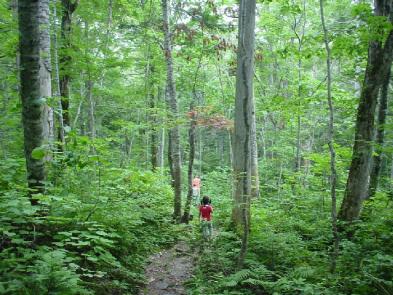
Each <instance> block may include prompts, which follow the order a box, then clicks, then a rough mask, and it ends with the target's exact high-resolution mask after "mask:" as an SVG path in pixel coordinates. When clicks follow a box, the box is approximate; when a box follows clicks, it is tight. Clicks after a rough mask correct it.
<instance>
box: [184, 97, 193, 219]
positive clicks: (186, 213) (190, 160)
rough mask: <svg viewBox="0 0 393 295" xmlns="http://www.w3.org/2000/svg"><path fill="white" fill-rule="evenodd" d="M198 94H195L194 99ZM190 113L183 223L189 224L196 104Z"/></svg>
mask: <svg viewBox="0 0 393 295" xmlns="http://www.w3.org/2000/svg"><path fill="white" fill-rule="evenodd" d="M195 97H196V94H195V93H194V99H195ZM190 113H191V118H190V120H191V122H190V129H189V130H188V143H189V146H190V153H189V158H188V175H187V176H188V193H187V200H186V204H185V206H184V214H183V217H182V222H184V223H188V221H189V220H190V207H191V200H192V179H193V168H194V159H195V143H196V139H195V130H196V115H195V113H194V103H193V102H191V104H190Z"/></svg>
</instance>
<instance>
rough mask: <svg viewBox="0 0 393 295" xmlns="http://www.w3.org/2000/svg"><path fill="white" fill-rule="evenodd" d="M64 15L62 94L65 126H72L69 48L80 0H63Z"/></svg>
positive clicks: (62, 23) (61, 55)
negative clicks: (72, 26)
mask: <svg viewBox="0 0 393 295" xmlns="http://www.w3.org/2000/svg"><path fill="white" fill-rule="evenodd" d="M61 4H62V9H63V15H62V18H61V54H60V95H61V106H62V111H63V114H62V115H63V126H71V124H70V114H69V99H70V97H69V96H70V93H69V83H70V80H71V76H70V74H69V70H70V67H71V63H72V58H71V55H70V54H69V52H68V51H69V50H70V49H71V23H72V14H73V13H74V11H75V9H76V8H77V7H78V4H79V0H75V1H74V2H72V1H71V0H61Z"/></svg>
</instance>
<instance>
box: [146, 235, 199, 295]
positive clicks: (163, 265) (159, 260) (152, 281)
mask: <svg viewBox="0 0 393 295" xmlns="http://www.w3.org/2000/svg"><path fill="white" fill-rule="evenodd" d="M196 255H197V254H196V253H195V251H194V250H192V248H191V246H190V245H189V243H187V242H186V241H179V242H178V243H177V244H176V245H174V246H173V247H172V248H170V249H168V250H164V251H161V252H159V253H156V254H154V255H152V256H150V258H149V264H148V266H147V267H146V269H145V272H146V278H147V284H146V286H145V288H144V289H143V290H142V291H141V292H140V293H139V295H185V294H187V293H186V288H185V287H184V283H185V282H186V281H187V280H189V279H190V278H191V276H192V273H193V270H194V265H195V258H196Z"/></svg>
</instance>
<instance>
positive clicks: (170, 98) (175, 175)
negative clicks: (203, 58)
mask: <svg viewBox="0 0 393 295" xmlns="http://www.w3.org/2000/svg"><path fill="white" fill-rule="evenodd" d="M162 11H163V28H164V51H165V61H166V66H167V85H166V101H167V104H168V109H169V110H170V118H171V119H172V121H173V122H174V121H175V120H176V118H177V116H178V110H177V100H176V88H175V81H174V78H173V60H172V44H171V32H170V28H169V5H168V0H162ZM168 133H169V136H168V137H169V138H168V142H169V143H168V146H169V151H168V160H169V168H170V171H171V176H172V186H173V189H174V191H175V195H174V200H173V207H174V212H173V217H174V219H175V220H177V221H180V218H181V157H180V131H179V126H178V125H177V124H176V125H175V126H174V127H171V128H170V129H169V132H168Z"/></svg>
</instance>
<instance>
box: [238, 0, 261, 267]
mask: <svg viewBox="0 0 393 295" xmlns="http://www.w3.org/2000/svg"><path fill="white" fill-rule="evenodd" d="M255 10H256V4H255V0H241V1H240V10H239V32H238V36H239V38H238V52H237V73H236V99H235V132H234V144H233V153H234V163H233V172H234V180H235V190H234V206H233V211H232V219H233V221H234V223H235V225H237V226H240V227H241V228H242V247H241V250H240V254H239V260H238V267H239V268H241V267H242V266H243V262H244V259H245V255H246V252H247V248H248V235H249V230H250V227H249V226H250V194H251V128H252V118H253V115H252V111H253V94H254V93H253V76H254V43H255V37H254V29H255Z"/></svg>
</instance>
